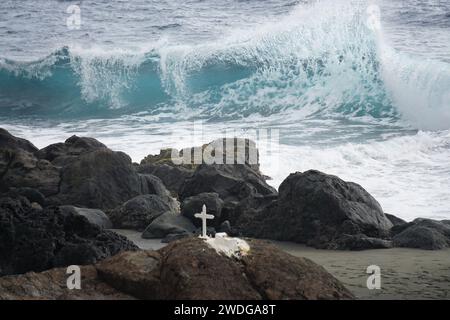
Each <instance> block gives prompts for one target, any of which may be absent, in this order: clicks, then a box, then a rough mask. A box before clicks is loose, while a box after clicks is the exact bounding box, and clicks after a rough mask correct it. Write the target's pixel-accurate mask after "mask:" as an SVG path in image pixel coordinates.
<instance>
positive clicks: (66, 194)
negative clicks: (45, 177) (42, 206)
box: [52, 149, 143, 209]
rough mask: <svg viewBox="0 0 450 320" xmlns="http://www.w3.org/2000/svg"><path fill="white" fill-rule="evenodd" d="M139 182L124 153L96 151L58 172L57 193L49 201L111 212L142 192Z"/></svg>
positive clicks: (140, 179) (128, 158)
mask: <svg viewBox="0 0 450 320" xmlns="http://www.w3.org/2000/svg"><path fill="white" fill-rule="evenodd" d="M142 179H143V178H142V177H141V176H140V175H139V174H137V173H136V172H135V170H134V169H133V167H132V164H131V159H130V157H128V156H127V155H126V154H125V153H123V152H113V151H111V150H109V149H98V150H95V151H92V152H89V153H85V154H82V155H80V156H79V157H77V158H76V159H74V160H72V162H71V163H69V164H68V165H66V166H65V167H64V168H63V169H62V175H61V184H60V192H59V194H58V195H57V196H55V197H53V198H52V200H53V201H54V202H55V203H59V204H71V205H75V206H79V207H88V208H96V209H113V208H115V207H116V206H118V205H120V204H122V203H123V202H125V201H127V200H129V199H131V198H133V197H135V196H137V195H140V194H141V193H142V185H143V182H142Z"/></svg>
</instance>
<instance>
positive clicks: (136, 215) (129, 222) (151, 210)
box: [109, 194, 171, 231]
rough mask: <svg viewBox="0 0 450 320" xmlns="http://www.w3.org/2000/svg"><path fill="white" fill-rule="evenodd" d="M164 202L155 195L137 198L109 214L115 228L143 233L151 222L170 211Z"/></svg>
mask: <svg viewBox="0 0 450 320" xmlns="http://www.w3.org/2000/svg"><path fill="white" fill-rule="evenodd" d="M170 210H171V209H170V207H169V205H168V204H167V202H166V201H164V200H163V199H162V198H161V197H160V196H157V195H155V194H146V195H141V196H137V197H135V198H133V199H130V200H128V201H127V202H125V203H124V204H123V205H121V206H119V207H117V208H116V209H114V210H112V211H111V212H110V213H109V217H110V219H111V221H112V223H113V225H114V227H115V228H123V229H133V230H138V231H143V230H144V229H145V228H146V227H147V226H148V225H149V224H150V223H151V222H152V221H153V220H155V219H156V218H158V217H159V216H160V215H162V214H163V213H164V212H166V211H170Z"/></svg>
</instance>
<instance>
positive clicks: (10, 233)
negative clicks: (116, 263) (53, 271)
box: [0, 197, 137, 276]
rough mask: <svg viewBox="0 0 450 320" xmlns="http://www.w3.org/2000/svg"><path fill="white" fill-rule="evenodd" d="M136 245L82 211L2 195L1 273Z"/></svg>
mask: <svg viewBox="0 0 450 320" xmlns="http://www.w3.org/2000/svg"><path fill="white" fill-rule="evenodd" d="M135 249H137V247H136V246H135V245H134V244H133V243H131V242H130V241H128V240H127V239H126V238H124V237H123V236H120V235H118V234H116V233H114V232H112V231H108V230H104V229H103V228H100V227H98V226H97V225H94V224H92V223H90V222H89V221H88V219H87V218H85V217H84V216H82V215H80V214H75V213H73V212H70V211H67V210H66V211H61V210H60V209H59V208H46V209H44V210H42V209H41V210H39V209H34V208H33V207H32V206H31V204H30V202H29V201H28V200H27V199H26V198H24V197H19V198H16V199H13V198H0V276H3V275H8V274H15V273H24V272H28V271H43V270H46V269H50V268H54V267H61V266H68V265H72V264H77V265H84V264H92V263H95V262H97V261H99V260H101V259H104V258H107V257H109V256H112V255H114V254H117V253H118V252H120V251H122V250H135Z"/></svg>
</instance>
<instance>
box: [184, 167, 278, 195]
mask: <svg viewBox="0 0 450 320" xmlns="http://www.w3.org/2000/svg"><path fill="white" fill-rule="evenodd" d="M204 192H215V193H217V194H218V195H219V197H220V198H221V199H222V200H223V201H227V202H235V203H237V202H239V201H241V200H242V199H245V198H247V197H249V196H254V195H256V194H261V195H270V194H276V190H275V189H274V188H273V187H271V186H269V185H268V184H267V183H266V182H265V180H264V178H263V177H262V176H261V174H259V173H258V172H257V171H255V170H253V169H252V168H251V167H250V166H248V165H246V164H235V165H228V164H223V165H221V164H212V165H207V164H202V165H200V166H199V167H198V168H197V170H196V171H195V172H194V174H193V176H192V177H190V178H187V179H186V180H185V181H184V184H183V185H182V187H181V190H180V198H181V199H183V200H184V199H186V198H188V197H191V196H195V195H198V194H200V193H204Z"/></svg>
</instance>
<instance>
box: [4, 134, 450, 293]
mask: <svg viewBox="0 0 450 320" xmlns="http://www.w3.org/2000/svg"><path fill="white" fill-rule="evenodd" d="M223 141H225V140H218V141H214V142H212V143H210V144H208V145H204V146H201V147H196V148H200V149H201V150H203V149H204V148H207V147H208V146H211V145H212V144H217V143H223ZM243 142H244V145H245V147H246V150H250V149H252V148H256V146H255V144H254V143H253V142H252V141H249V140H244V141H243ZM183 151H184V152H189V151H191V152H195V148H192V149H185V150H183ZM253 151H254V150H253ZM170 154H171V150H162V151H161V153H160V154H159V155H153V156H152V155H150V156H148V157H146V158H145V159H144V160H142V161H141V163H140V164H137V163H132V161H131V159H130V157H129V156H128V155H126V154H125V153H123V152H117V151H112V150H110V149H109V148H107V146H105V145H104V144H102V143H101V142H99V141H97V140H95V139H93V138H84V137H77V136H73V137H70V138H69V139H67V140H66V141H65V142H61V143H57V144H52V145H49V146H47V147H45V148H43V149H41V150H38V149H37V148H36V147H35V146H34V145H33V144H32V143H31V142H29V141H27V140H24V139H21V138H19V137H15V136H13V135H11V134H10V133H9V132H7V131H6V130H3V129H0V182H1V184H0V276H9V275H15V274H23V273H26V272H42V271H44V272H52V271H46V270H49V269H53V268H59V267H65V266H68V265H72V264H77V265H90V266H93V267H91V268H94V269H95V270H97V271H96V272H98V270H99V269H98V267H96V266H97V265H98V264H101V263H102V261H104V260H105V259H114V258H110V257H113V256H117V254H119V256H120V255H121V253H120V252H138V253H136V254H137V255H138V256H139V255H141V254H142V253H139V252H141V251H140V250H138V248H137V247H136V246H135V245H134V244H133V243H132V242H130V241H129V240H127V239H126V238H125V237H123V236H120V235H118V234H117V233H114V232H113V231H111V230H108V229H110V228H125V229H133V230H137V231H139V232H142V237H143V238H147V239H152V238H163V241H165V242H174V245H175V243H179V244H180V243H184V244H185V246H186V248H185V250H190V249H189V245H190V244H191V241H194V240H193V238H192V236H194V235H196V234H198V232H199V231H198V227H199V225H198V221H196V220H197V219H194V217H193V214H194V213H196V212H200V211H201V206H202V205H203V204H206V205H207V208H208V211H209V212H210V213H212V214H214V216H215V219H214V221H213V224H212V226H211V229H210V230H209V233H210V234H212V235H214V233H215V232H216V231H217V232H226V233H227V234H229V235H231V236H239V237H246V238H263V239H272V240H280V241H292V242H297V243H303V244H306V245H308V246H312V247H315V248H321V249H339V250H363V249H377V248H391V247H410V248H421V249H431V250H435V249H443V248H448V247H450V221H435V220H430V219H416V220H414V221H412V222H409V223H407V222H405V221H403V220H401V219H399V218H397V217H395V216H394V215H390V214H385V213H384V212H383V210H382V208H381V206H380V205H379V203H378V202H377V201H376V200H375V199H374V198H373V197H372V196H371V195H370V194H369V193H368V192H367V191H365V190H364V189H363V187H361V186H360V185H358V184H355V183H352V182H346V181H343V180H341V179H340V178H338V177H336V176H332V175H328V174H325V173H322V172H319V171H315V170H309V171H306V172H301V173H300V172H296V173H292V174H291V175H289V177H287V178H286V179H285V181H284V182H283V183H282V184H281V185H280V188H279V190H278V191H277V190H275V189H274V188H272V187H271V186H270V185H269V184H267V182H266V178H267V177H265V176H264V175H263V174H262V173H261V172H260V171H259V166H258V164H254V163H252V164H250V162H249V161H248V160H249V159H247V158H246V159H245V161H244V163H241V164H206V163H202V164H198V165H196V164H193V163H192V164H182V165H175V164H174V163H173V162H172V161H171V160H170ZM224 156H225V155H224ZM233 156H234V157H237V156H236V155H233ZM182 238H185V239H182ZM180 239H182V240H180ZM175 240H177V241H175ZM171 245H172V243H171ZM263 247H264V248H265V249H264V250H262V249H261V250H262V251H270V250H271V249H269V248H266V247H265V246H263ZM161 250H164V249H161ZM128 254H130V255H132V253H128ZM152 254H153V253H152ZM185 254H186V255H189V253H188V252H185ZM265 254H267V253H265ZM271 254H275V253H273V252H272V253H271ZM277 254H278V253H277ZM180 255H182V254H181V251H180ZM180 259H181V257H180ZM286 259H287V258H286ZM299 263H300V262H298V261H297V262H295V263H294V264H299ZM299 265H300V264H299ZM277 267H279V266H277ZM86 268H89V267H86ZM311 268H312V269H315V268H320V267H319V266H317V265H316V266H314V268H313V267H311ZM94 269H92V270H94ZM56 270H57V269H55V272H56V273H57V272H58V271H56ZM89 270H91V269H89ZM92 270H91V271H92ZM158 270H159V269H158ZM161 270H162V269H161ZM94 273H95V272H94V271H92V276H93V277H94ZM25 276H27V275H25ZM28 276H29V274H28ZM18 277H20V276H18ZM95 277H96V275H95ZM95 277H94V278H95ZM330 277H331V276H330ZM94 278H92V279H94ZM331 278H332V277H331ZM4 279H5V277H2V278H0V286H2V283H3V285H5V284H4V282H3V281H6V280H4ZM8 279H11V278H8ZM8 281H10V280H8ZM93 281H94V280H93ZM102 281H103V280H102ZM233 281H234V280H233ZM283 281H287V280H286V279H282V282H283ZM119 282H120V281H119ZM205 285H206V284H205ZM285 285H286V286H287V284H285ZM322 289H323V292H322V293H324V292H328V291H327V290H328V289H327V288H326V287H323V288H322ZM256 291H257V292H259V298H279V297H283V298H292V299H295V298H300V296H298V295H296V293H294V291H295V290H294V291H292V292H291V293H289V294H287V295H286V296H283V295H281V296H277V295H274V296H271V295H267V294H266V293H265V294H261V292H260V288H258V289H256ZM338 291H339V290H338ZM334 294H336V298H339V297H341V296H340V295H339V293H336V292H335V293H334ZM327 295H328V294H326V296H327ZM0 296H1V294H0ZM132 296H133V297H137V298H140V297H141V296H139V295H136V294H132ZM318 296H319V295H316V296H314V297H313V296H311V298H317V297H318ZM118 297H119V296H118ZM330 297H333V294H331V296H330ZM342 297H343V298H349V296H347V295H343V296H342ZM0 298H8V297H7V296H1V297H0ZM151 298H176V297H175V296H170V294H168V295H167V296H159V297H155V296H152V297H151ZM183 298H198V297H197V296H195V295H193V296H189V295H186V296H183ZM305 298H309V297H305Z"/></svg>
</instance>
